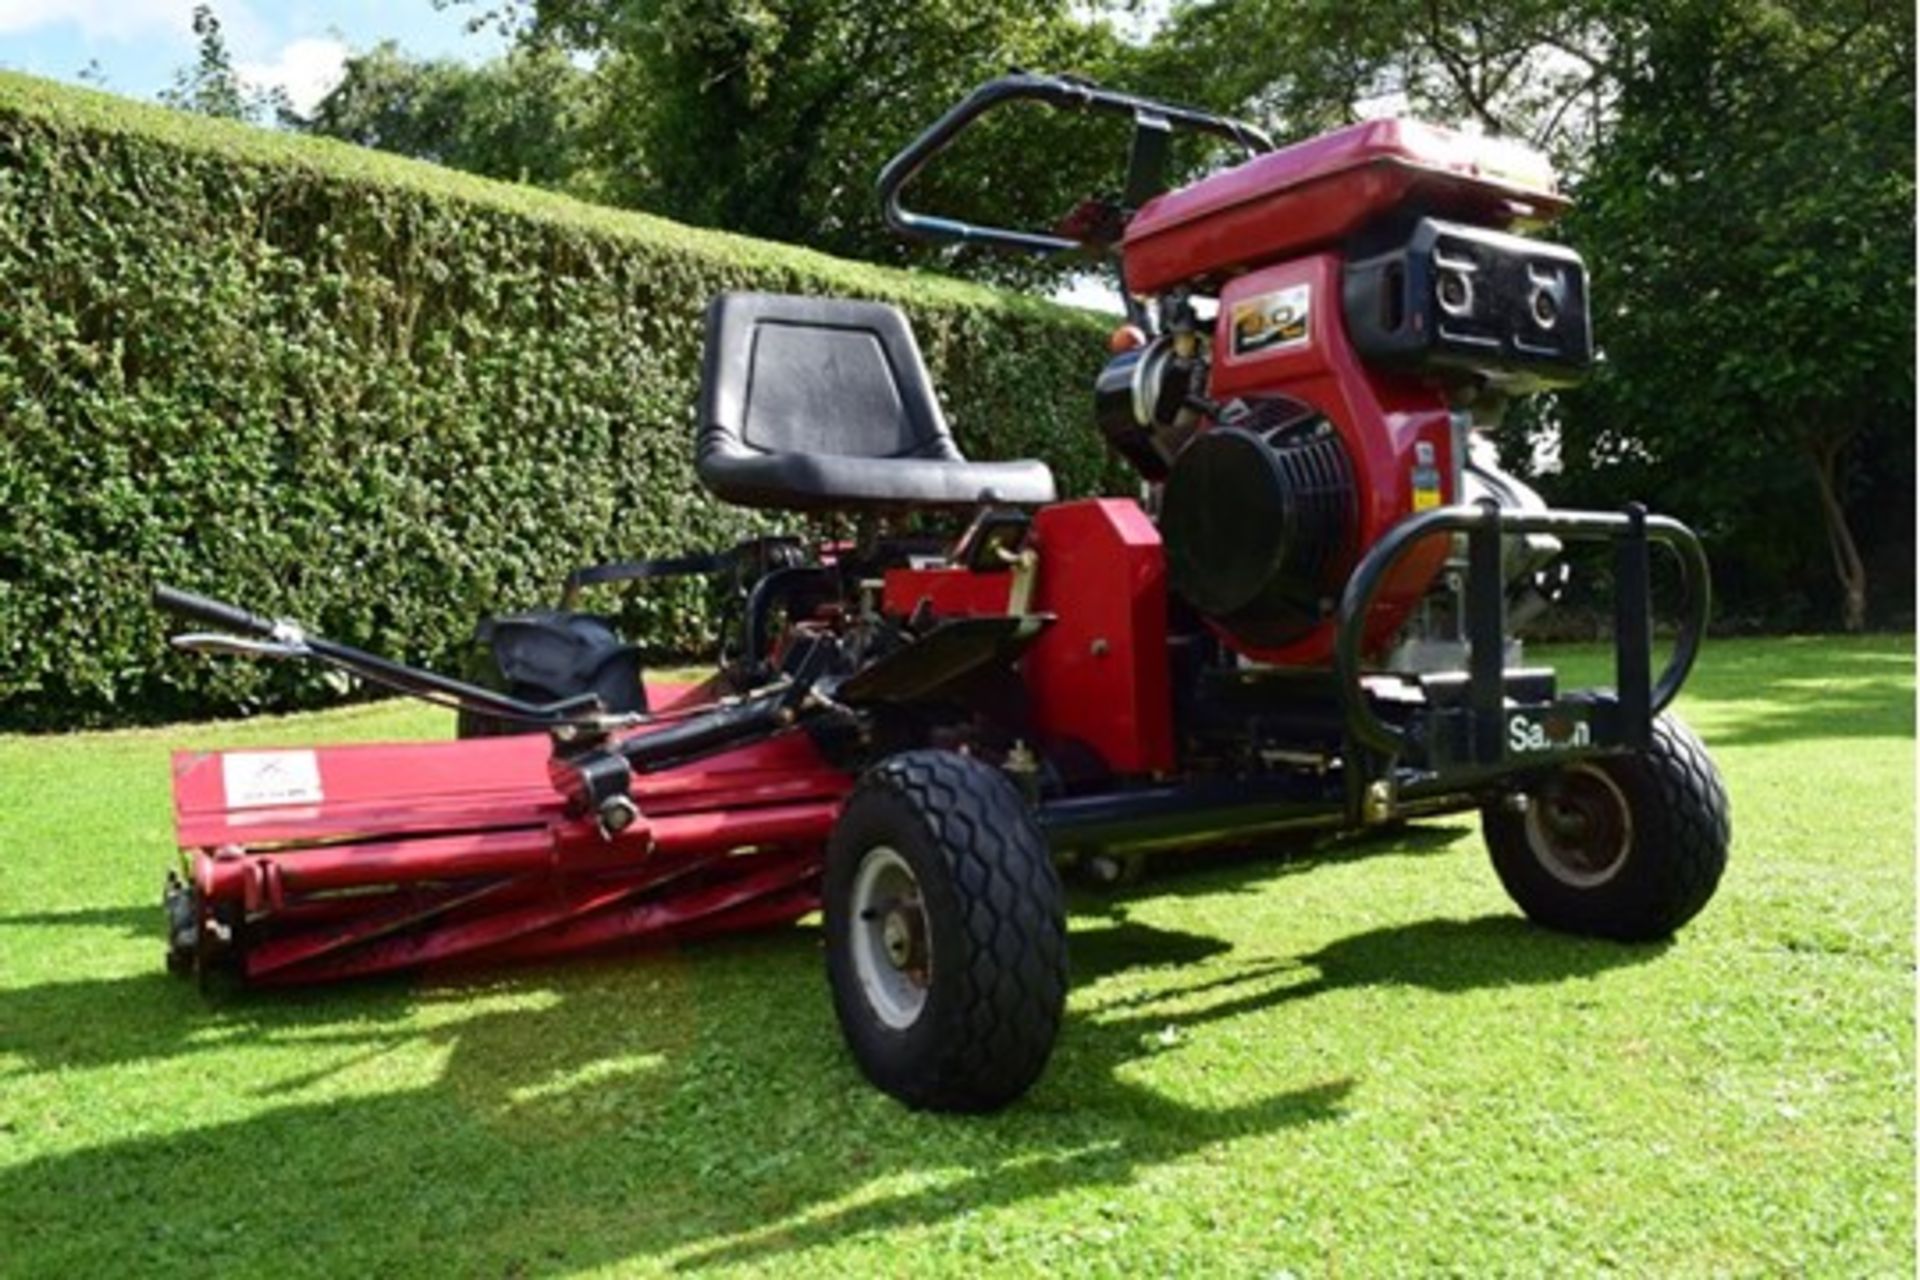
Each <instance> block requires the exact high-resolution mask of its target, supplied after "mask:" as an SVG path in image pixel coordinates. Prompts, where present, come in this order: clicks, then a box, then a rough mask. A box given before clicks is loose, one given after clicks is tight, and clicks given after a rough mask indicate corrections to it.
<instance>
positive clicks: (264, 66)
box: [234, 36, 347, 115]
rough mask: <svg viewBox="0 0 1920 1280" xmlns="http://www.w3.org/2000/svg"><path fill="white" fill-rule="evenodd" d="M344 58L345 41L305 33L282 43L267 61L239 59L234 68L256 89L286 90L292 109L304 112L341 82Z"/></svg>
mask: <svg viewBox="0 0 1920 1280" xmlns="http://www.w3.org/2000/svg"><path fill="white" fill-rule="evenodd" d="M346 61H347V46H346V42H345V41H342V40H334V39H331V38H326V37H318V36H305V37H302V38H301V39H298V40H293V41H289V42H288V43H287V44H285V45H283V46H281V49H280V52H279V54H278V55H277V56H275V57H274V59H273V60H272V61H270V62H240V63H236V64H235V65H234V70H235V71H237V72H238V73H239V74H240V78H241V79H242V80H244V81H246V82H247V83H248V84H249V85H251V86H253V87H254V88H256V89H271V88H279V89H284V90H286V93H287V98H288V99H289V100H290V101H291V102H292V103H293V108H294V110H296V111H298V112H300V113H302V114H303V115H304V114H306V113H308V112H310V111H312V110H313V108H314V107H315V105H317V104H318V103H319V101H320V99H322V98H324V97H326V96H327V94H329V93H331V92H332V91H333V88H334V86H335V85H337V84H339V83H340V77H341V76H343V75H345V74H346Z"/></svg>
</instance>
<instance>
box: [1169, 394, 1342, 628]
mask: <svg viewBox="0 0 1920 1280" xmlns="http://www.w3.org/2000/svg"><path fill="white" fill-rule="evenodd" d="M1236 408H1237V412H1235V413H1233V414H1232V415H1230V424H1229V425H1220V426H1215V427H1214V428H1212V429H1211V430H1208V431H1205V432H1203V433H1201V434H1200V435H1199V436H1197V437H1196V438H1195V439H1193V440H1192V441H1191V442H1190V443H1189V444H1188V445H1187V446H1186V448H1184V449H1183V450H1181V452H1180V455H1179V456H1178V457H1177V458H1176V459H1175V460H1174V463H1173V466H1172V468H1171V471H1170V474H1169V475H1168V477H1167V482H1166V488H1165V490H1164V492H1163V493H1162V495H1161V502H1160V535H1161V538H1162V540H1163V541H1164V542H1165V544H1166V548H1167V579H1168V583H1169V585H1171V586H1172V588H1173V589H1174V591H1175V592H1177V593H1178V594H1179V595H1180V596H1181V597H1182V598H1183V599H1185V600H1186V601H1187V602H1188V603H1189V604H1191V605H1193V607H1194V608H1195V609H1197V610H1199V611H1200V612H1201V613H1202V614H1204V615H1205V616H1207V617H1209V618H1211V619H1213V620H1214V621H1215V622H1217V623H1218V624H1219V625H1220V626H1222V627H1224V628H1225V629H1226V630H1228V631H1229V632H1230V633H1232V634H1233V635H1235V636H1237V637H1240V638H1242V639H1244V640H1246V641H1247V642H1249V643H1251V644H1253V645H1257V646H1260V647H1262V648H1274V647H1278V646H1282V645H1286V644H1289V643H1292V642H1294V641H1297V640H1299V639H1300V638H1301V637H1303V636H1305V635H1306V634H1307V633H1309V632H1310V631H1312V630H1313V629H1314V628H1315V627H1316V626H1318V625H1319V623H1320V621H1321V619H1322V618H1323V617H1325V616H1326V615H1327V614H1328V613H1329V612H1331V610H1332V607H1333V602H1334V600H1335V599H1336V598H1337V597H1338V596H1339V593H1340V588H1341V584H1342V583H1343V582H1344V581H1345V579H1346V576H1347V572H1348V570H1349V569H1351V568H1352V565H1353V558H1354V524H1355V521H1354V501H1355V495H1354V477H1353V466H1352V463H1351V461H1350V460H1349V458H1348V456H1347V450H1346V446H1345V445H1344V444H1343V443H1342V442H1341V440H1340V436H1339V434H1338V433H1337V432H1336V431H1335V430H1334V429H1333V424H1332V423H1330V422H1328V421H1327V419H1326V418H1324V417H1322V416H1321V415H1320V414H1319V413H1317V412H1316V411H1315V410H1314V409H1312V408H1311V407H1309V406H1307V405H1305V404H1302V403H1300V402H1298V401H1295V400H1289V399H1285V398H1278V397H1276V398H1273V399H1267V400H1261V401H1258V402H1255V403H1254V404H1252V405H1250V406H1248V405H1242V406H1237V407H1236Z"/></svg>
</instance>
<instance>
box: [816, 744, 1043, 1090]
mask: <svg viewBox="0 0 1920 1280" xmlns="http://www.w3.org/2000/svg"><path fill="white" fill-rule="evenodd" d="M823 905H824V908H825V917H826V933H827V976H828V980H829V982H830V983H831V985H832V988H833V1006H834V1011H835V1012H836V1013H837V1014H838V1015H839V1019H840V1029H841V1032H842V1033H843V1034H844V1035H845V1036H846V1040H847V1046H848V1047H849V1048H850V1049H851V1050H852V1051H853V1056H854V1060H855V1061H856V1062H858V1063H859V1064H860V1069H861V1071H862V1072H864V1073H865V1074H866V1076H867V1078H868V1079H869V1080H871V1081H873V1083H874V1084H876V1085H878V1086H879V1087H880V1088H881V1089H883V1090H885V1091H886V1092H888V1093H890V1094H892V1095H893V1096H894V1097H896V1098H898V1099H900V1101H902V1102H904V1103H906V1104H907V1105H908V1106H911V1107H922V1108H927V1109H930V1110H935V1111H991V1110H994V1109H995V1108H998V1107H1003V1106H1005V1105H1007V1104H1008V1103H1010V1102H1012V1101H1013V1100H1014V1099H1016V1098H1018V1097H1019V1096H1020V1095H1021V1094H1023V1093H1025V1092H1026V1091H1027V1089H1028V1087H1029V1086H1031V1085H1032V1084H1033V1082H1034V1081H1035V1080H1037V1079H1038V1078H1039V1077H1040V1073H1041V1071H1042V1070H1043V1069H1044V1068H1045V1067H1046V1065H1047V1057H1048V1055H1049V1054H1051V1053H1052V1051H1053V1042H1054V1039H1055V1037H1056V1036H1057V1035H1058V1034H1059V1030H1060V1016H1061V1012H1062V1010H1063V1008H1064V1007H1065V1004H1066V995H1067V930H1066V909H1065V904H1064V901H1063V897H1062V893H1061V888H1060V877H1059V875H1058V874H1057V873H1056V872H1055V870H1054V866H1053V860H1052V857H1051V856H1050V854H1049V852H1048V849H1047V842H1046V838H1045V837H1044V836H1043V835H1042V834H1041V832H1040V828H1039V826H1038V825H1037V824H1036V823H1035V821H1034V817H1033V814H1032V812H1031V811H1030V810H1029V808H1028V807H1027V805H1026V803H1025V801H1023V800H1022V799H1021V796H1020V793H1019V791H1018V790H1017V789H1016V788H1015V787H1014V785H1013V783H1012V782H1011V781H1009V780H1008V778H1007V776H1006V775H1005V774H1003V773H1001V772H1000V771H999V770H998V769H995V768H992V767H990V766H988V765H985V764H982V763H980V762H979V761H977V760H974V759H972V758H971V757H968V756H963V755H959V754H956V753H954V752H951V751H908V752H903V753H901V754H899V755H895V756H890V757H888V758H887V759H885V760H883V761H881V762H880V763H879V764H878V765H876V766H874V767H873V768H872V769H871V770H869V771H868V772H867V774H866V775H865V776H864V777H863V778H862V779H861V780H860V783H859V785H858V786H857V787H855V789H854V792H853V794H852V796H850V797H849V798H848V800H847V804H846V808H845V809H844V810H842V812H841V815H840V820H839V822H838V823H837V825H836V826H835V827H834V830H833V836H832V838H831V839H830V840H829V842H828V845H827V868H826V887H825V894H824V904H823Z"/></svg>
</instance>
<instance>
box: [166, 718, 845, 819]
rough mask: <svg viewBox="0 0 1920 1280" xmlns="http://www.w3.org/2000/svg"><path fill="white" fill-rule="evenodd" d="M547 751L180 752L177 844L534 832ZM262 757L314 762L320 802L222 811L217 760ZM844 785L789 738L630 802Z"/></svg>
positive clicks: (405, 747) (641, 786)
mask: <svg viewBox="0 0 1920 1280" xmlns="http://www.w3.org/2000/svg"><path fill="white" fill-rule="evenodd" d="M639 732H641V733H645V732H647V730H645V729H642V730H639ZM549 750H550V744H549V743H548V741H547V738H546V735H545V734H531V735H526V736H518V737H508V738H476V739H472V740H470V741H465V742H413V743H394V744H383V745H374V746H359V745H356V746H341V747H316V748H310V749H304V750H300V751H287V752H280V751H275V752H252V753H249V752H178V753H176V754H175V755H174V758H173V778H174V811H175V820H176V829H177V835H178V840H179V843H180V845H181V846H182V847H184V848H217V847H220V846H223V845H236V846H242V847H258V846H262V845H275V844H283V843H288V842H299V843H307V842H312V841H318V840H329V841H337V840H347V839H356V838H373V837H378V838H390V837H396V836H402V835H408V834H413V833H425V832H434V833H443V832H456V831H491V830H497V829H499V828H502V827H525V826H530V825H538V824H540V823H543V822H549V821H553V820H555V819H556V818H558V817H559V815H560V812H561V809H562V807H563V803H562V800H561V798H560V796H559V794H558V793H557V792H555V791H554V789H553V784H552V783H551V782H549V781H548V779H547V755H548V752H549ZM263 754H264V755H287V756H299V755H307V756H311V757H312V758H313V765H314V767H315V770H316V772H317V777H318V789H319V794H320V798H319V799H318V800H317V801H314V802H311V803H299V804H287V805H263V806H260V807H258V808H251V807H234V806H233V805H230V804H229V797H228V795H227V789H226V770H225V768H224V766H223V757H224V756H235V755H241V756H244V755H263ZM849 785H850V783H849V781H848V780H847V779H846V777H845V775H844V774H842V773H840V772H839V771H838V770H836V769H834V768H832V767H831V766H829V765H827V764H826V763H825V762H824V761H822V760H821V758H820V753H819V752H818V751H817V750H815V749H814V746H813V741H812V739H810V738H808V737H807V735H806V734H804V733H798V732H794V733H786V734H782V735H780V736H779V737H775V738H770V739H768V740H766V741H764V742H758V743H754V744H752V745H749V746H745V747H741V748H738V749H736V750H733V751H729V752H726V753H725V754H723V755H719V756H715V757H712V758H711V759H708V760H702V761H699V762H697V763H694V764H690V765H686V766H684V767H681V768H676V769H670V770H668V771H666V772H664V773H658V774H646V775H642V776H641V777H638V778H636V779H635V780H634V798H635V800H637V801H638V802H639V804H640V807H641V809H642V810H644V811H645V812H647V813H649V814H658V813H672V812H676V811H679V810H683V809H688V808H701V807H715V806H725V805H737V804H767V803H772V802H775V801H780V800H791V799H799V798H803V797H805V796H808V795H822V794H832V795H840V794H843V793H844V792H845V790H846V788H847V786H849Z"/></svg>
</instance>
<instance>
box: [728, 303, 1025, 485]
mask: <svg viewBox="0 0 1920 1280" xmlns="http://www.w3.org/2000/svg"><path fill="white" fill-rule="evenodd" d="M696 466H697V469H698V471H699V474H700V479H701V481H702V482H703V483H704V484H705V485H706V486H707V488H708V489H710V490H712V491H713V493H714V494H715V495H717V496H719V497H721V498H724V499H726V500H727V501H728V502H733V503H738V504H740V505H743V506H753V507H777V508H784V509H788V510H818V509H827V508H835V507H848V508H861V507H868V508H871V507H910V506H971V505H977V504H980V503H987V502H999V503H1006V504H1009V505H1032V504H1039V503H1044V502H1051V501H1052V500H1053V495H1054V489H1053V473H1052V472H1051V471H1049V470H1048V469H1047V466H1046V464H1045V463H1042V462H1032V461H1027V462H969V461H967V459H966V457H965V456H964V455H962V454H961V452H960V449H959V446H958V445H956V444H955V443H954V440H953V433H952V432H951V431H950V430H949V429H948V427H947V423H946V418H945V417H944V415H942V413H941V412H940V405H939V401H938V400H937V399H936V398H935V396H934V393H933V386H932V383H931V381H930V380H929V379H928V377H927V370H926V365H925V363H924V362H923V361H922V360H921V358H920V351H919V348H918V346H917V345H916V344H915V342H914V340H913V331H912V330H911V329H910V328H909V327H908V325H907V320H906V317H905V316H904V315H902V314H901V313H900V311H899V310H898V309H897V308H894V307H890V306H886V305H884V304H881V303H875V302H855V301H847V300H845V299H838V298H806V297H794V296H790V295H785V294H766V293H726V294H721V295H720V296H719V297H717V298H715V299H714V301H713V303H712V305H711V306H710V307H709V308H708V310H707V345H706V360H705V367H704V369H703V376H702V380H701V390H700V435H699V444H698V449H697V453H696Z"/></svg>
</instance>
